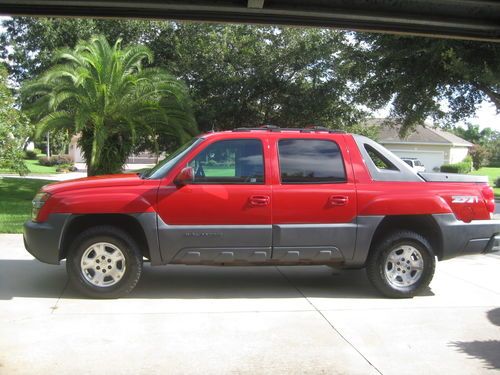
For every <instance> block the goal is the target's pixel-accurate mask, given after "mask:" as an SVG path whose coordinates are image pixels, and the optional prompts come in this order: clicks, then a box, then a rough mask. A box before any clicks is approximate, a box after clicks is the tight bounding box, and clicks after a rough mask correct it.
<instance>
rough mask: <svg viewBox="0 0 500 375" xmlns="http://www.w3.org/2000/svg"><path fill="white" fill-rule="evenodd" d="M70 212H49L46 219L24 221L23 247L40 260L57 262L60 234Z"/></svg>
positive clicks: (58, 258) (58, 259) (50, 262)
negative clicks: (42, 220) (39, 221)
mask: <svg viewBox="0 0 500 375" xmlns="http://www.w3.org/2000/svg"><path fill="white" fill-rule="evenodd" d="M70 216H71V214H51V215H49V217H48V219H47V221H45V222H43V223H35V222H33V221H31V220H29V221H27V222H25V223H24V235H23V237H24V247H25V248H26V250H28V252H29V253H30V254H31V255H33V256H34V257H35V258H36V259H38V260H39V261H41V262H44V263H49V264H59V261H60V259H61V258H60V250H61V242H62V234H63V232H64V227H65V225H66V223H67V221H68V218H69V217H70Z"/></svg>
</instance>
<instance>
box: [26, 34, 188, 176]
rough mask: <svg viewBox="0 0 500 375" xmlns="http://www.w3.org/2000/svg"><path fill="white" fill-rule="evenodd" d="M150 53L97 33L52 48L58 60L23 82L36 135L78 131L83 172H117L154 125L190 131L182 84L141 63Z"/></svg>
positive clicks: (169, 133)
mask: <svg viewBox="0 0 500 375" xmlns="http://www.w3.org/2000/svg"><path fill="white" fill-rule="evenodd" d="M152 59H153V55H152V52H151V51H150V50H149V49H148V48H146V47H143V46H130V47H127V48H122V47H121V42H120V40H118V41H117V42H116V43H115V44H114V45H113V46H110V45H109V43H108V42H107V40H106V38H105V37H103V36H100V37H93V38H92V39H90V41H82V42H79V43H78V44H77V45H76V47H75V48H74V49H73V50H72V49H62V50H59V51H58V52H57V53H56V55H55V61H56V62H57V63H56V64H55V65H54V66H53V67H52V68H50V69H49V70H47V71H46V72H45V73H43V74H42V75H41V76H40V77H39V78H38V79H36V80H33V81H30V82H27V83H26V84H25V85H24V86H23V91H22V92H23V98H24V100H23V102H24V103H25V108H26V109H27V110H28V112H29V113H30V115H31V116H32V117H33V118H34V119H35V120H36V121H37V123H38V124H37V125H38V126H37V130H38V131H37V133H38V135H41V134H45V133H46V132H47V131H49V130H59V131H69V132H70V133H71V134H81V137H80V140H79V145H80V147H81V148H82V152H83V155H84V158H85V160H86V162H87V166H88V174H89V175H96V174H105V173H116V172H119V171H120V170H121V168H122V166H123V164H124V163H125V160H126V159H127V157H128V156H129V155H130V153H131V152H132V149H133V147H134V144H136V143H137V142H150V144H152V145H156V144H157V134H158V133H161V134H163V135H164V136H166V137H169V138H170V139H171V140H176V141H178V142H182V141H185V140H186V139H188V138H189V137H191V136H192V135H193V134H195V133H196V132H197V129H196V125H195V122H194V120H193V118H192V115H191V112H190V101H189V100H188V96H187V91H186V88H185V86H184V84H182V82H180V81H178V80H177V79H175V78H174V77H173V76H171V75H170V74H168V73H166V71H165V70H162V69H158V68H144V64H145V63H148V62H150V61H152ZM154 148H156V149H157V147H154Z"/></svg>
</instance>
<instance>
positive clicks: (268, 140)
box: [39, 131, 490, 225]
mask: <svg viewBox="0 0 500 375" xmlns="http://www.w3.org/2000/svg"><path fill="white" fill-rule="evenodd" d="M203 137H204V138H205V141H204V142H201V143H200V144H199V145H198V146H197V147H196V148H195V149H194V150H192V151H191V152H190V153H189V154H188V155H187V156H186V157H185V158H184V160H182V161H181V162H179V163H178V164H177V165H176V166H175V167H174V168H172V170H171V171H170V173H169V174H168V175H167V176H165V177H164V178H163V179H162V180H143V179H141V178H140V177H139V176H137V175H135V174H120V175H110V176H99V177H91V178H84V179H78V180H72V181H67V182H60V183H54V184H50V185H47V186H45V187H44V188H43V191H46V192H48V193H50V194H51V195H52V196H51V198H50V199H49V200H48V201H47V203H46V204H45V205H44V206H43V208H42V209H41V210H40V214H39V221H44V220H45V219H46V218H47V215H48V214H49V213H51V212H53V213H74V214H90V213H141V212H158V214H159V215H160V217H161V218H162V219H163V221H164V222H165V223H167V224H171V225H203V224H205V225H217V224H221V225H244V224H252V225H255V224H285V223H306V224H307V223H342V222H350V221H352V220H354V219H355V218H356V216H359V215H415V214H421V215H424V214H440V213H454V214H455V216H456V217H457V218H458V219H460V220H463V221H465V222H468V221H471V220H475V219H489V217H490V216H489V212H488V209H487V205H486V202H485V199H484V197H483V194H484V192H482V189H484V186H485V185H484V184H477V183H436V182H424V181H422V182H378V181H373V180H372V179H371V176H370V173H369V172H368V169H367V167H366V165H365V163H364V161H363V158H362V157H361V154H360V152H359V150H358V148H357V145H356V143H355V141H354V139H353V137H352V136H351V135H349V134H329V133H326V132H315V133H299V132H296V131H281V132H268V131H252V132H220V133H210V134H206V135H204V136H203ZM249 138H251V139H259V140H261V141H262V143H263V150H264V162H265V182H264V183H263V184H259V185H257V184H251V185H244V184H235V185H209V184H203V185H202V184H199V185H198V184H196V185H194V184H193V185H186V186H182V187H178V186H176V185H175V184H174V183H173V180H174V178H175V176H176V175H177V174H178V173H179V172H180V170H181V169H182V168H183V167H184V166H185V165H186V163H187V162H188V161H190V160H191V159H192V158H193V157H195V156H196V154H198V152H200V151H201V150H203V149H204V148H205V147H207V146H208V145H210V144H211V143H213V142H215V141H218V140H223V139H249ZM283 138H301V139H327V140H332V141H334V142H336V143H337V144H338V145H339V148H340V150H341V152H342V155H343V158H344V165H345V170H346V175H347V182H346V183H337V184H294V185H281V183H280V175H279V173H280V172H279V159H278V151H277V142H278V140H279V139H283ZM461 195H464V196H468V197H477V200H475V201H473V202H472V203H453V197H454V196H461ZM254 196H258V199H261V200H262V197H264V198H265V199H264V200H266V199H267V198H266V197H269V200H268V202H267V203H266V204H264V205H258V204H257V205H255V204H250V203H249V202H250V201H251V199H253V198H252V197H254ZM332 197H333V204H332ZM339 199H340V201H341V203H340V204H338V202H339ZM344 199H345V201H344ZM474 199H475V198H474Z"/></svg>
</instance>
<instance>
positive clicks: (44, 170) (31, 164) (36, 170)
mask: <svg viewBox="0 0 500 375" xmlns="http://www.w3.org/2000/svg"><path fill="white" fill-rule="evenodd" d="M24 162H25V163H26V166H27V167H28V169H29V170H30V173H33V174H56V173H57V172H56V169H57V166H52V167H46V166H43V165H40V164H38V160H25V161H24ZM0 173H12V174H16V172H14V171H11V170H8V169H0Z"/></svg>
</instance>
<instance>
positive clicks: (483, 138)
mask: <svg viewBox="0 0 500 375" xmlns="http://www.w3.org/2000/svg"><path fill="white" fill-rule="evenodd" d="M450 130H451V131H452V132H453V133H455V134H456V135H458V136H459V137H461V138H463V139H466V140H467V141H469V142H472V143H474V144H475V146H474V148H473V149H472V150H471V155H472V159H473V161H474V168H476V169H478V168H480V167H481V166H483V165H486V164H488V165H491V166H500V132H499V131H497V130H493V129H491V128H484V129H482V130H480V128H479V125H475V124H470V123H468V124H467V125H466V127H465V128H463V127H459V126H456V127H453V128H451V129H450Z"/></svg>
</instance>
